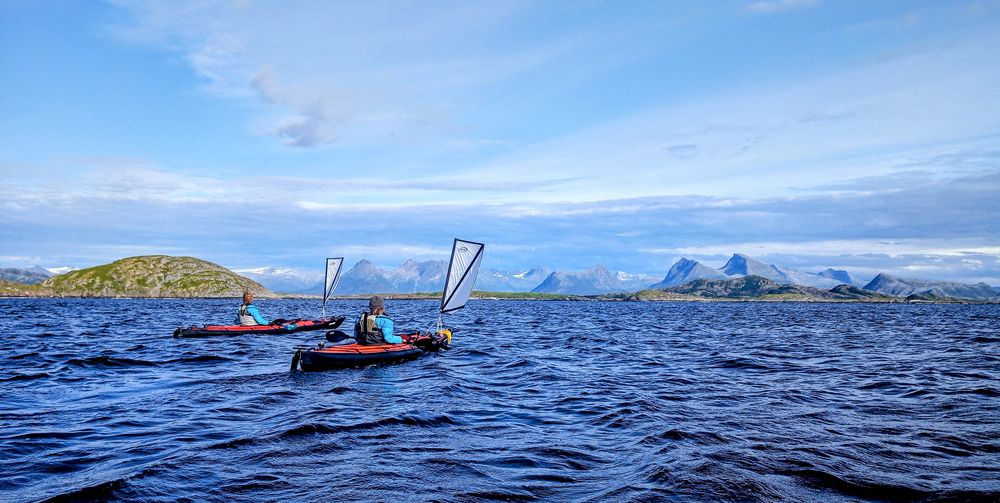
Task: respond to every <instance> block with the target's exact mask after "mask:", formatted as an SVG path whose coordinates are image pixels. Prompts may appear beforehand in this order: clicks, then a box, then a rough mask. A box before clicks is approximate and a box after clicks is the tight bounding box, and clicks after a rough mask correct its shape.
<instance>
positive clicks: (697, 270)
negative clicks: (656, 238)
mask: <svg viewBox="0 0 1000 503" xmlns="http://www.w3.org/2000/svg"><path fill="white" fill-rule="evenodd" d="M726 277H727V276H726V275H725V274H723V273H721V272H719V271H717V270H715V269H712V268H711V267H708V266H707V265H704V264H702V263H701V262H698V261H697V260H690V259H687V258H681V259H680V260H678V261H677V262H675V263H674V265H673V266H672V267H670V270H669V271H667V275H666V276H664V277H663V281H660V282H659V283H656V284H653V285H650V287H649V288H656V289H664V288H670V287H672V286H677V285H683V284H684V283H688V282H690V281H694V280H698V279H709V280H711V279H725V278H726Z"/></svg>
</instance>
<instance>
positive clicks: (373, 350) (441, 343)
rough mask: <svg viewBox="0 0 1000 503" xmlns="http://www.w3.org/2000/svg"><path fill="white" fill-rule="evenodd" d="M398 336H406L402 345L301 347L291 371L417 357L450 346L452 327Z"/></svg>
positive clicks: (368, 363) (398, 360)
mask: <svg viewBox="0 0 1000 503" xmlns="http://www.w3.org/2000/svg"><path fill="white" fill-rule="evenodd" d="M338 332H339V331H338ZM340 333H341V334H343V332H340ZM343 335H344V336H346V334H343ZM399 336H400V337H401V338H402V339H403V343H402V344H364V345H363V344H357V343H354V344H341V345H337V346H328V347H324V346H322V345H321V346H320V347H315V348H303V349H299V350H297V351H296V352H295V355H294V356H293V357H292V370H296V369H297V368H298V367H299V366H300V365H301V368H302V370H305V371H314V370H329V369H341V368H350V367H366V366H368V365H375V364H387V363H399V362H405V361H410V360H414V359H416V358H417V357H419V356H420V355H422V354H424V353H426V352H429V351H437V350H439V349H441V348H447V347H448V344H449V343H450V342H451V331H449V330H442V331H441V332H438V333H436V334H419V333H413V334H400V335H399ZM328 339H329V337H328ZM351 340H353V339H351Z"/></svg>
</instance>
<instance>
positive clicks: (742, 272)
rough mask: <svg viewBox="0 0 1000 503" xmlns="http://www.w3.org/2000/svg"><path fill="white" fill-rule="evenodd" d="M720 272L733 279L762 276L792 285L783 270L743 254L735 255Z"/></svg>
mask: <svg viewBox="0 0 1000 503" xmlns="http://www.w3.org/2000/svg"><path fill="white" fill-rule="evenodd" d="M719 271H720V272H722V274H725V275H726V276H729V277H731V278H738V277H742V276H760V277H762V278H767V279H769V280H771V281H774V282H775V283H778V284H779V285H781V284H788V283H792V281H791V279H789V278H788V276H787V275H786V274H785V273H784V272H783V271H782V270H781V269H778V268H777V267H776V266H774V265H768V264H765V263H763V262H761V261H759V260H755V259H753V258H750V257H749V256H747V255H744V254H742V253H736V254H734V255H733V256H732V257H731V258H730V259H729V262H726V265H724V266H722V269H719Z"/></svg>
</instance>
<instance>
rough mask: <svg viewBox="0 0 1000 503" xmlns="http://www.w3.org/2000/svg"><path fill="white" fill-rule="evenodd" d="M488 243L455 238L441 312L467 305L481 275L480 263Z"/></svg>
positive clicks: (442, 297) (442, 296)
mask: <svg viewBox="0 0 1000 503" xmlns="http://www.w3.org/2000/svg"><path fill="white" fill-rule="evenodd" d="M484 248H486V245H484V244H482V243H473V242H472V241H463V240H461V239H455V244H454V246H453V247H452V249H451V263H450V264H448V278H447V280H446V282H445V285H444V292H442V294H441V312H442V313H447V312H449V311H455V310H457V309H462V308H463V307H465V303H466V302H468V300H469V296H470V295H472V287H473V286H474V285H475V284H476V276H478V275H479V263H480V262H482V260H483V249H484Z"/></svg>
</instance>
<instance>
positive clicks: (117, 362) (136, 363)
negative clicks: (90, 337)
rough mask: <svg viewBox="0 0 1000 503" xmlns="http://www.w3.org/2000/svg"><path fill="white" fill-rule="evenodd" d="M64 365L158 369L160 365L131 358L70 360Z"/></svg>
mask: <svg viewBox="0 0 1000 503" xmlns="http://www.w3.org/2000/svg"><path fill="white" fill-rule="evenodd" d="M64 363H65V364H66V365H72V366H74V367H82V368H87V367H98V368H100V367H159V366H160V364H158V363H156V362H151V361H147V360H134V359H132V358H118V357H114V356H107V355H102V356H92V357H90V358H71V359H69V360H66V361H65V362H64Z"/></svg>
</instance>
